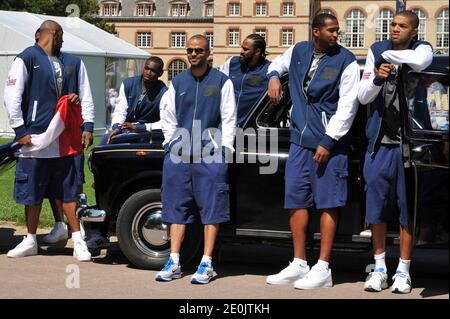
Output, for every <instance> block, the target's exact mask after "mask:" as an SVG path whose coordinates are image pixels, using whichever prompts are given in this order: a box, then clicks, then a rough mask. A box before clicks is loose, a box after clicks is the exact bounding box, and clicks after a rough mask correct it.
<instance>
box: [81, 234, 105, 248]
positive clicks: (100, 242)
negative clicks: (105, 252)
mask: <svg viewBox="0 0 450 319" xmlns="http://www.w3.org/2000/svg"><path fill="white" fill-rule="evenodd" d="M86 245H87V247H88V248H89V249H102V248H108V247H109V240H108V239H107V238H105V237H103V236H102V235H100V234H98V233H94V234H92V235H91V236H90V237H89V239H88V240H87V241H86Z"/></svg>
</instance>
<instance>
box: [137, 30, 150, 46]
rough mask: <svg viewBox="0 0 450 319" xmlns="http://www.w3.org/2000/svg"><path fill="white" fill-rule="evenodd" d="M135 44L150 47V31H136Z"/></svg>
mask: <svg viewBox="0 0 450 319" xmlns="http://www.w3.org/2000/svg"><path fill="white" fill-rule="evenodd" d="M137 46H138V47H139V48H151V47H152V33H151V32H138V33H137Z"/></svg>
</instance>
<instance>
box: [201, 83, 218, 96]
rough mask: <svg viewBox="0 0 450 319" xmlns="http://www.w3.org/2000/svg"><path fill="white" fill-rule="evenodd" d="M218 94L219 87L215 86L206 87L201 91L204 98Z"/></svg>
mask: <svg viewBox="0 0 450 319" xmlns="http://www.w3.org/2000/svg"><path fill="white" fill-rule="evenodd" d="M217 93H219V87H218V86H217V85H206V86H205V90H204V91H203V95H204V96H215V95H217Z"/></svg>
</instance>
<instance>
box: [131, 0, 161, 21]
mask: <svg viewBox="0 0 450 319" xmlns="http://www.w3.org/2000/svg"><path fill="white" fill-rule="evenodd" d="M155 9H156V8H155V3H154V2H150V1H140V2H137V3H136V15H137V16H138V17H149V16H154V15H155V11H156V10H155Z"/></svg>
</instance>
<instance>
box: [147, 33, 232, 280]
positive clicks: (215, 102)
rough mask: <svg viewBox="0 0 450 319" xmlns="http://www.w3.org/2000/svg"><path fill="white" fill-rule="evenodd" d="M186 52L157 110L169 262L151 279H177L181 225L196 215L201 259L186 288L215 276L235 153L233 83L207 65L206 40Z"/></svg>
mask: <svg viewBox="0 0 450 319" xmlns="http://www.w3.org/2000/svg"><path fill="white" fill-rule="evenodd" d="M186 52H187V57H188V60H189V63H190V64H191V67H190V68H189V69H188V70H186V71H184V72H182V73H180V74H179V75H177V76H176V77H175V78H174V79H173V80H172V83H171V84H170V87H169V90H168V91H167V92H166V93H165V94H164V96H163V98H162V101H161V106H160V110H161V112H160V115H161V127H162V130H163V132H164V142H163V145H164V150H165V157H164V165H163V181H162V194H161V195H162V204H163V205H162V207H163V212H162V221H163V222H165V223H168V224H170V258H169V260H168V261H167V263H166V265H165V266H164V268H163V269H162V270H161V271H160V272H158V273H157V274H156V277H155V280H156V281H162V282H166V281H171V280H173V279H177V278H181V275H182V273H181V265H180V249H181V244H182V242H183V240H184V234H185V230H186V224H189V223H193V222H194V221H195V218H196V215H200V219H201V222H202V224H203V225H204V249H203V257H202V259H201V261H200V265H199V266H198V268H197V271H196V272H195V273H194V275H193V276H192V277H191V283H193V284H207V283H209V282H210V280H211V279H212V277H213V273H214V272H213V263H212V255H213V250H214V244H215V242H216V238H217V234H218V231H219V225H220V224H221V223H224V222H227V221H229V220H230V204H229V185H228V162H227V161H226V160H225V158H224V157H223V155H225V154H226V153H228V154H232V152H233V151H234V148H233V144H234V136H235V128H236V113H237V111H236V102H235V97H234V90H233V83H232V82H231V80H230V79H229V78H228V77H227V76H226V75H225V74H224V73H222V72H220V71H218V70H217V69H213V68H211V67H210V66H209V65H208V57H209V55H210V48H209V43H208V40H207V39H206V38H205V37H204V36H203V35H194V36H192V37H191V38H190V39H189V41H188V42H187V48H186ZM219 128H220V130H221V134H220V131H218V130H219ZM211 131H213V132H214V133H211ZM205 133H206V134H205ZM217 133H219V134H217ZM219 135H220V137H219ZM186 137H187V138H186ZM191 141H192V143H191ZM203 142H205V144H203ZM208 146H213V148H212V149H209V148H207V147H208ZM210 150H211V151H212V150H214V152H213V154H211V152H210ZM178 151H181V153H182V154H181V156H180V155H179V152H178ZM216 151H217V153H216ZM224 153H225V154H224Z"/></svg>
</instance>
